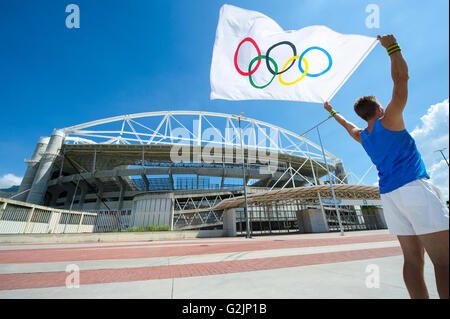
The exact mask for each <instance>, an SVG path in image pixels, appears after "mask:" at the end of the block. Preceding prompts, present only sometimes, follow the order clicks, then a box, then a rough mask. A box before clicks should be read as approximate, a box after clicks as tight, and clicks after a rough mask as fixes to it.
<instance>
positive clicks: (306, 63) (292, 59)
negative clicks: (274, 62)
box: [278, 55, 309, 85]
mask: <svg viewBox="0 0 450 319" xmlns="http://www.w3.org/2000/svg"><path fill="white" fill-rule="evenodd" d="M297 59H298V60H299V61H300V55H297V56H293V57H292V58H290V59H289V60H288V61H287V62H286V64H285V65H284V66H283V68H282V69H281V72H280V76H279V77H278V80H280V83H281V84H284V85H292V84H295V83H298V82H300V81H301V80H303V78H304V77H305V76H306V75H307V74H308V68H309V66H308V61H306V59H305V58H302V61H303V62H305V69H306V71H304V72H303V74H302V76H301V77H299V78H298V79H297V80H295V81H294V82H284V81H283V79H281V73H283V70H284V68H285V67H286V66H287V65H288V63H289V62H291V61H293V62H294V61H295V60H297ZM300 64H301V62H299V63H298V65H300ZM291 66H292V64H291ZM289 68H290V66H289ZM289 68H288V69H289Z"/></svg>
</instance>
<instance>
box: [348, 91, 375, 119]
mask: <svg viewBox="0 0 450 319" xmlns="http://www.w3.org/2000/svg"><path fill="white" fill-rule="evenodd" d="M379 106H380V103H379V102H378V100H377V99H376V98H375V96H363V97H360V98H359V99H357V100H356V103H355V105H354V106H353V108H354V110H355V112H356V114H358V115H359V117H361V118H362V119H363V120H366V121H367V120H369V119H371V118H372V117H374V116H375V114H376V113H377V109H378V107H379Z"/></svg>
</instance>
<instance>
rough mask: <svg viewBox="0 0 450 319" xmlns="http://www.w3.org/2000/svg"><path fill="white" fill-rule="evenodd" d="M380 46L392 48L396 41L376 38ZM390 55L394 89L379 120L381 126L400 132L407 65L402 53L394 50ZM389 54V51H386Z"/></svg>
mask: <svg viewBox="0 0 450 319" xmlns="http://www.w3.org/2000/svg"><path fill="white" fill-rule="evenodd" d="M378 40H379V41H380V43H381V45H382V46H383V47H385V48H386V49H388V48H390V47H391V48H392V47H393V44H395V43H397V40H396V39H395V37H394V36H393V35H391V34H390V35H385V36H383V37H380V36H378ZM393 51H394V52H392V51H391V52H392V53H391V54H390V56H389V57H390V59H391V76H392V81H393V82H394V89H393V92H392V99H391V102H390V103H389V104H388V106H387V107H386V111H385V115H384V117H383V119H382V120H381V122H382V124H383V126H384V127H385V128H387V129H390V130H393V131H400V130H403V129H405V124H404V122H403V110H404V109H405V106H406V102H407V100H408V79H409V74H408V65H407V64H406V61H405V59H404V58H403V55H402V52H401V51H400V50H396V49H395V46H394V50H393ZM388 53H389V51H388Z"/></svg>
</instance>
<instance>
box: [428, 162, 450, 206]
mask: <svg viewBox="0 0 450 319" xmlns="http://www.w3.org/2000/svg"><path fill="white" fill-rule="evenodd" d="M428 174H429V175H430V177H431V182H432V183H433V184H434V185H436V186H437V187H438V188H439V190H440V191H441V193H442V197H443V198H444V199H445V200H448V190H449V187H448V186H449V183H448V165H447V162H446V161H445V160H444V159H442V160H440V161H439V162H437V163H434V164H433V165H431V167H429V168H428Z"/></svg>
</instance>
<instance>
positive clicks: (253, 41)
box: [234, 38, 261, 76]
mask: <svg viewBox="0 0 450 319" xmlns="http://www.w3.org/2000/svg"><path fill="white" fill-rule="evenodd" d="M246 41H248V42H251V44H253V46H254V47H255V49H256V52H258V56H260V55H261V51H260V50H259V47H258V45H257V44H256V42H255V40H253V39H252V38H245V39H244V40H242V41H241V43H239V45H238V47H237V49H236V52H235V53H234V67H235V68H236V70H237V71H238V72H239V74H241V75H244V76H250V75H252V74H253V73H255V72H256V70H257V69H258V68H259V65H260V64H261V60H258V62H257V63H256V67H255V68H254V69H253V71H251V72H243V71H242V70H241V69H239V66H238V63H237V56H238V52H239V48H240V47H241V45H242V44H243V43H244V42H246Z"/></svg>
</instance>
